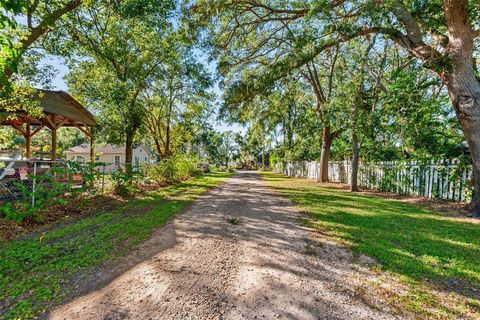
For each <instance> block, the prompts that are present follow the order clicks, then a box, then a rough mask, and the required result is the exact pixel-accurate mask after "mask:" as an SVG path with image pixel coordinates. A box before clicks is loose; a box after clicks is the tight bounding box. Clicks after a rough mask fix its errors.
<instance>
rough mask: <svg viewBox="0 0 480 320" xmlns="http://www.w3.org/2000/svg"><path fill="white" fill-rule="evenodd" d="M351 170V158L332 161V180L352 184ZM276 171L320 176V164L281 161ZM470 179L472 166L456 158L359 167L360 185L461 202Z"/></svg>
mask: <svg viewBox="0 0 480 320" xmlns="http://www.w3.org/2000/svg"><path fill="white" fill-rule="evenodd" d="M351 170H352V165H351V162H350V161H331V162H329V172H328V176H329V180H330V181H331V182H341V183H346V184H350V178H351ZM275 171H277V172H281V173H284V174H286V175H288V176H292V177H303V178H308V179H318V178H319V173H320V164H319V162H316V161H299V162H292V163H286V164H279V165H277V166H276V167H275ZM471 179H472V168H471V166H469V165H465V164H462V163H461V162H459V161H457V160H441V161H431V162H420V161H411V162H401V161H384V162H377V163H361V164H360V166H359V170H358V185H359V186H360V187H363V188H367V189H374V190H381V191H388V192H394V193H397V194H403V195H417V196H423V197H426V198H438V199H445V200H451V201H460V202H464V201H468V200H469V199H470V198H471V194H472V184H471Z"/></svg>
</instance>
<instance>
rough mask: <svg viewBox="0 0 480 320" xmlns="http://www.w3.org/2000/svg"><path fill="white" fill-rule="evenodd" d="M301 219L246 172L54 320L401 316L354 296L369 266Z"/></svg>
mask: <svg viewBox="0 0 480 320" xmlns="http://www.w3.org/2000/svg"><path fill="white" fill-rule="evenodd" d="M300 217H301V214H300V213H299V212H298V209H297V208H296V207H295V206H294V205H293V204H292V203H291V202H290V201H288V200H287V199H286V198H284V197H282V196H280V195H278V194H275V193H274V192H272V191H271V190H270V189H269V188H267V187H266V186H265V185H264V183H263V181H262V180H261V178H260V177H259V175H258V174H256V173H247V172H242V173H240V174H238V175H237V176H235V177H234V178H232V179H230V180H229V181H228V182H227V183H226V184H224V185H223V186H222V187H220V188H218V189H216V190H213V191H211V192H209V193H208V194H206V195H204V196H202V197H201V198H200V199H199V200H197V201H196V202H195V204H194V205H193V206H192V207H190V208H189V209H188V210H187V211H186V212H185V213H183V214H181V215H179V216H177V218H175V219H174V220H173V221H172V222H171V223H170V224H168V225H167V226H166V227H164V228H162V229H160V230H159V231H158V232H157V233H156V234H155V235H154V236H153V237H152V239H150V240H148V241H146V242H145V243H144V244H142V245H141V246H140V247H139V249H138V250H139V251H141V250H149V251H153V252H154V253H153V254H149V255H148V256H147V257H146V258H145V260H144V261H142V262H140V263H132V264H133V265H132V266H131V268H130V269H129V270H128V271H126V272H124V273H122V274H121V275H119V276H118V277H116V278H115V279H113V280H112V281H111V282H110V283H108V284H106V285H105V286H103V287H101V288H99V289H98V290H95V291H92V292H90V293H87V294H85V295H83V296H81V297H78V298H76V299H74V300H72V301H70V302H68V303H66V304H64V305H62V306H60V307H58V308H57V309H55V310H53V311H52V312H51V313H50V315H49V318H50V319H254V318H258V319H274V318H283V319H390V318H393V316H392V315H391V310H388V307H384V308H379V307H378V306H377V305H375V306H371V305H369V304H366V303H365V302H364V300H362V299H360V298H359V297H358V296H356V295H355V286H356V285H357V282H359V280H358V281H357V280H356V278H357V277H358V275H359V274H360V275H361V274H369V272H370V271H369V270H368V268H367V267H363V266H361V265H354V264H352V261H351V260H352V259H351V257H350V255H351V253H349V252H348V251H345V250H344V251H342V250H343V249H338V248H336V247H335V245H334V244H327V245H322V247H321V248H320V247H318V248H317V247H316V245H315V244H312V243H314V242H312V241H313V240H312V238H311V235H312V233H311V230H309V229H307V228H305V227H302V226H301V224H300V223H299V218H300ZM231 219H235V220H231ZM237 221H238V224H235V223H232V222H237ZM164 242H165V243H168V245H162V243H164ZM156 248H157V251H155V249H156ZM312 248H313V249H312ZM138 255H139V252H137V253H135V252H134V253H132V256H131V257H132V259H138ZM119 263H122V264H123V263H124V264H128V257H127V258H125V259H123V260H120V262H119ZM129 266H130V265H129Z"/></svg>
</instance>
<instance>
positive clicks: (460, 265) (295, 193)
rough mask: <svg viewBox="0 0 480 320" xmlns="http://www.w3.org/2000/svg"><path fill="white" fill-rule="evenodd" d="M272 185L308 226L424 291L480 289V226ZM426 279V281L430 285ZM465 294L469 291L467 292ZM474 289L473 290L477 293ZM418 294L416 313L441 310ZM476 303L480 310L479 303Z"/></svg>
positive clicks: (305, 183) (391, 204)
mask: <svg viewBox="0 0 480 320" xmlns="http://www.w3.org/2000/svg"><path fill="white" fill-rule="evenodd" d="M263 176H264V178H265V179H266V181H267V183H268V184H269V185H271V186H272V187H273V188H275V189H277V190H278V191H280V192H281V193H283V194H285V195H286V196H288V197H289V198H290V199H292V200H293V201H294V202H295V203H297V204H298V205H299V207H301V208H302V209H303V210H304V211H305V212H306V213H307V214H308V215H309V219H307V220H306V223H307V224H308V225H310V226H313V227H315V228H316V229H318V230H321V231H322V233H323V234H327V235H328V236H329V237H331V239H334V240H336V241H338V242H342V243H345V244H347V245H349V246H350V247H351V248H352V250H353V251H356V252H359V253H363V254H367V255H369V256H371V257H374V258H375V259H377V260H378V261H379V262H380V263H381V269H382V270H384V271H389V272H391V273H392V274H395V275H397V276H399V278H401V279H402V281H404V282H406V283H408V284H409V285H411V286H412V288H413V289H414V290H416V289H419V288H420V287H421V284H425V283H428V284H429V285H432V284H434V285H435V286H436V288H437V289H438V288H440V289H441V290H447V291H448V290H453V289H452V288H450V289H449V288H448V287H449V284H453V285H455V284H456V286H457V287H458V288H456V289H455V291H460V292H458V294H460V295H462V296H465V297H469V295H470V294H471V293H472V292H473V293H475V290H478V289H480V224H479V223H478V221H475V220H473V219H472V220H469V219H466V218H455V217H448V216H445V215H441V214H436V213H433V212H430V211H427V210H425V209H422V208H420V207H418V206H415V205H412V204H408V203H405V202H401V201H399V200H390V199H386V198H382V197H379V196H373V195H364V194H355V193H350V192H348V191H346V190H341V189H335V188H328V187H322V186H320V185H318V184H317V183H315V182H314V181H312V180H305V179H295V178H288V177H285V176H281V175H276V174H273V173H264V174H263ZM425 280H426V281H425ZM462 290H463V291H464V292H462ZM472 290H473V291H472ZM424 293H425V292H423V291H422V290H419V291H418V292H417V294H412V296H411V298H412V299H413V300H416V301H410V302H409V303H410V307H411V308H410V309H412V311H418V308H422V306H423V307H425V305H424V304H429V306H432V305H433V306H435V305H436V302H435V301H427V300H431V299H432V296H430V295H427V296H425V297H424V296H422V294H424ZM467 299H471V300H470V303H471V304H472V305H473V308H478V306H479V304H478V300H477V301H475V299H473V298H471V297H470V298H467Z"/></svg>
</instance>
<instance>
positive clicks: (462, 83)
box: [440, 0, 480, 217]
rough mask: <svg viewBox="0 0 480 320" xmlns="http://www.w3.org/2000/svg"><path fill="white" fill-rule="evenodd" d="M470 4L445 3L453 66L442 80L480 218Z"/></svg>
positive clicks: (478, 113)
mask: <svg viewBox="0 0 480 320" xmlns="http://www.w3.org/2000/svg"><path fill="white" fill-rule="evenodd" d="M467 6H468V1H466V0H445V1H444V7H445V22H446V24H447V28H448V47H447V55H448V58H449V59H448V60H449V62H450V65H449V66H448V68H445V70H444V72H443V74H442V72H440V76H441V77H442V79H443V80H444V81H445V84H446V86H447V89H448V93H449V94H450V98H451V99H452V103H453V107H454V108H455V112H456V114H457V117H458V119H459V121H460V125H461V127H462V130H463V133H464V134H465V139H466V140H467V143H468V146H469V148H470V155H471V157H472V166H473V198H472V202H471V204H470V206H471V209H472V211H473V213H474V214H475V216H477V217H480V81H479V79H478V78H477V77H476V74H475V70H474V66H473V50H474V42H473V40H474V33H473V27H472V24H471V22H470V20H469V19H468V8H467Z"/></svg>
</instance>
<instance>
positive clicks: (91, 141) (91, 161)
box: [88, 126, 95, 166]
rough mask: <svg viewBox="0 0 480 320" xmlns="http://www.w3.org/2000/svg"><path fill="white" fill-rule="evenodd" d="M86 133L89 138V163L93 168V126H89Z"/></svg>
mask: <svg viewBox="0 0 480 320" xmlns="http://www.w3.org/2000/svg"><path fill="white" fill-rule="evenodd" d="M88 133H89V135H88V137H89V138H90V163H91V164H92V166H93V163H94V162H95V132H94V129H93V126H90V130H88Z"/></svg>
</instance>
